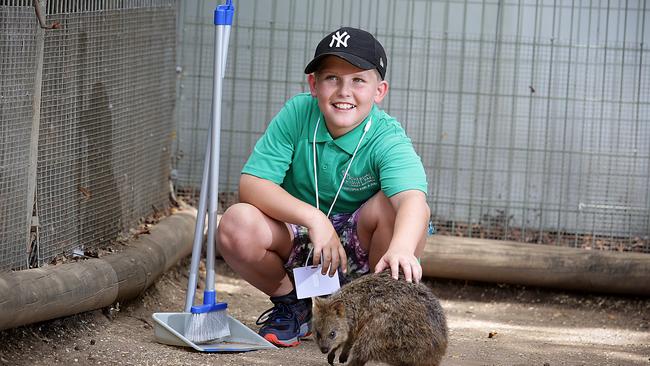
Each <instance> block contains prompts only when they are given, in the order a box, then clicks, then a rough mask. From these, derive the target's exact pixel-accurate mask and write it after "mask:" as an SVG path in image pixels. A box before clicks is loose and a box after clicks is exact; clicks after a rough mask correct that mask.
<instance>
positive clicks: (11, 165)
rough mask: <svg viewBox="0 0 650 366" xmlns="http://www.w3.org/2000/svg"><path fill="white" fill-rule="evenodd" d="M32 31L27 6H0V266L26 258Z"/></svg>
mask: <svg viewBox="0 0 650 366" xmlns="http://www.w3.org/2000/svg"><path fill="white" fill-rule="evenodd" d="M35 35H36V28H34V13H33V10H32V9H31V8H27V7H18V6H12V7H9V6H0V50H1V52H0V75H2V76H0V121H1V123H2V127H1V128H0V209H1V210H0V270H1V269H4V268H7V267H11V266H13V265H25V264H26V263H27V260H26V258H25V251H26V250H27V241H28V235H29V234H28V233H29V232H28V230H29V226H30V219H29V218H30V217H31V212H28V211H29V210H28V208H27V207H28V199H27V191H28V189H27V182H28V181H29V178H28V176H29V166H30V145H31V139H32V118H33V110H32V91H33V89H34V83H35V80H34V70H35V68H36V47H35V42H34V37H35ZM8 243H14V244H15V245H8ZM18 243H20V244H21V245H18Z"/></svg>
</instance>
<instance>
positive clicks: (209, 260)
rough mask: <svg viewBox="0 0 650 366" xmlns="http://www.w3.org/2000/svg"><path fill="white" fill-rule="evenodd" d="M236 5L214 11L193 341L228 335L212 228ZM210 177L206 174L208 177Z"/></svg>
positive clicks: (190, 293)
mask: <svg viewBox="0 0 650 366" xmlns="http://www.w3.org/2000/svg"><path fill="white" fill-rule="evenodd" d="M234 12H235V8H234V6H233V5H232V0H227V2H226V4H224V5H219V6H217V9H216V10H215V12H214V24H215V26H216V27H215V40H214V43H215V47H214V75H213V85H212V124H211V126H210V133H209V136H210V138H209V139H208V146H207V148H206V156H205V162H204V165H203V178H202V180H201V193H200V198H199V208H198V211H197V219H196V226H195V231H194V243H193V247H192V263H191V265H190V276H189V283H188V288H187V299H186V302H185V311H186V312H190V313H192V317H191V318H190V320H189V321H188V322H187V324H186V326H185V337H186V338H187V339H189V340H190V341H192V342H195V343H204V342H209V341H212V340H216V339H219V338H224V337H227V336H229V335H230V327H229V322H228V314H227V312H226V309H227V307H228V304H226V303H223V302H217V298H216V292H215V271H214V262H215V232H216V225H217V195H218V190H219V151H220V132H221V87H222V85H221V81H222V79H223V76H224V72H225V65H226V56H227V52H228V39H229V36H230V27H231V25H232V19H233V15H234ZM208 177H209V178H208ZM206 197H208V198H209V207H208V238H207V239H208V243H207V250H206V252H207V253H206V271H207V274H206V285H205V291H204V292H203V304H202V305H196V306H192V303H193V301H194V294H195V291H196V277H197V273H198V267H199V261H200V259H199V257H200V255H201V242H202V240H203V225H204V222H205V211H206V210H205V209H206V207H205V206H206Z"/></svg>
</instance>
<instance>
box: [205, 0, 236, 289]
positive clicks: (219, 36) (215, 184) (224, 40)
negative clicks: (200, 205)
mask: <svg viewBox="0 0 650 366" xmlns="http://www.w3.org/2000/svg"><path fill="white" fill-rule="evenodd" d="M227 6H231V2H230V0H229V1H228V5H227ZM215 24H216V27H215V35H214V43H215V45H214V76H213V85H212V127H211V128H212V130H211V131H210V137H211V138H210V140H211V141H210V142H211V145H212V147H211V151H210V179H209V185H210V188H209V192H210V194H209V201H208V243H207V258H206V271H207V275H206V286H205V290H206V291H209V292H214V289H215V270H214V262H215V245H216V240H215V233H216V230H217V210H218V196H219V153H220V151H221V146H220V145H221V144H220V143H221V99H222V95H221V92H222V86H223V85H222V84H223V83H222V81H223V76H224V75H225V65H226V57H227V53H228V48H227V47H228V38H229V36H230V25H229V24H223V23H221V24H218V22H217V21H215ZM215 301H216V299H215Z"/></svg>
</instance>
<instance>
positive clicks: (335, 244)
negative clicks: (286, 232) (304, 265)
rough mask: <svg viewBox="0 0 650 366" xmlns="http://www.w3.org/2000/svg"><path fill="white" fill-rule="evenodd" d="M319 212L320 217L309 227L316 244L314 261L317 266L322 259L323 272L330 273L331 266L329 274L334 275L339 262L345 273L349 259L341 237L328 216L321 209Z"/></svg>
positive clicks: (310, 236) (310, 235) (313, 242)
mask: <svg viewBox="0 0 650 366" xmlns="http://www.w3.org/2000/svg"><path fill="white" fill-rule="evenodd" d="M319 213H320V215H319V216H318V218H316V219H315V220H313V223H312V224H311V225H310V226H308V227H307V229H308V230H309V238H310V239H311V242H312V244H313V245H314V262H313V263H314V265H316V266H317V265H318V264H319V263H321V261H322V265H323V267H322V268H323V269H322V272H321V273H322V274H323V275H324V274H326V273H328V271H327V269H328V268H329V276H330V277H332V276H334V273H335V272H336V270H337V269H338V268H339V264H340V265H341V267H342V271H343V273H345V272H346V270H347V268H348V259H347V256H346V255H345V249H343V245H341V239H339V236H338V234H336V230H334V226H332V223H331V222H330V220H329V219H328V218H327V216H325V214H323V213H322V212H320V211H319Z"/></svg>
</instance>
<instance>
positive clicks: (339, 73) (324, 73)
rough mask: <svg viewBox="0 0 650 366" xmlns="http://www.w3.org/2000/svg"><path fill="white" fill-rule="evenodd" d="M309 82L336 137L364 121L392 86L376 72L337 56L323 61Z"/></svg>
mask: <svg viewBox="0 0 650 366" xmlns="http://www.w3.org/2000/svg"><path fill="white" fill-rule="evenodd" d="M307 81H308V82H309V89H310V90H311V95H313V96H314V97H316V98H317V99H318V107H319V108H320V110H321V112H322V113H323V116H324V117H325V123H326V124H327V129H328V130H329V132H330V135H332V137H333V138H337V137H340V136H342V135H344V134H345V133H347V132H349V131H351V130H352V129H354V128H355V127H357V126H358V125H359V124H360V123H361V122H363V120H364V119H365V118H366V117H367V116H368V114H369V113H370V109H371V108H372V106H373V105H374V103H379V102H381V101H382V100H383V99H384V96H385V95H386V93H387V92H388V83H387V82H386V81H385V80H380V78H379V75H378V73H377V71H376V70H363V69H360V68H358V67H356V66H354V65H352V64H350V63H349V62H347V61H345V60H343V59H341V58H339V57H336V56H328V57H326V58H325V59H323V61H321V64H320V68H319V71H318V72H316V73H314V74H310V75H309V76H307Z"/></svg>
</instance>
